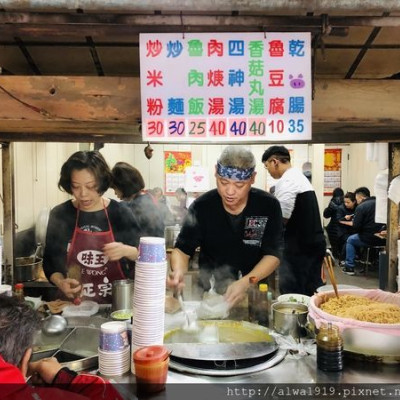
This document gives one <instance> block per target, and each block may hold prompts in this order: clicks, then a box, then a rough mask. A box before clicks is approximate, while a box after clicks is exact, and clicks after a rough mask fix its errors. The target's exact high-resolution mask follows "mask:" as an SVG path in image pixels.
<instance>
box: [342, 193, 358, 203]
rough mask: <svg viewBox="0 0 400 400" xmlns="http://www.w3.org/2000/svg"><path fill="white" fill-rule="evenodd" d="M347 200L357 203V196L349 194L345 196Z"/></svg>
mask: <svg viewBox="0 0 400 400" xmlns="http://www.w3.org/2000/svg"><path fill="white" fill-rule="evenodd" d="M344 198H345V199H350V200H351V201H352V202H353V203H354V202H355V201H356V195H355V194H354V193H353V192H347V193H346V194H345V195H344Z"/></svg>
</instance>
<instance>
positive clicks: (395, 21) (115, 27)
mask: <svg viewBox="0 0 400 400" xmlns="http://www.w3.org/2000/svg"><path fill="white" fill-rule="evenodd" d="M325 17H326V16H325ZM326 21H328V24H329V32H330V35H344V34H346V32H347V30H348V27H350V26H365V27H399V26H400V16H395V17H365V16H364V17H334V16H333V17H331V16H329V18H328V19H326V18H324V17H323V16H271V15H262V14H261V15H260V14H258V15H241V14H239V15H231V14H229V15H227V14H220V15H183V16H182V17H181V15H179V14H175V15H165V14H152V15H143V14H141V15H132V14H129V15H125V14H107V15H105V14H62V13H59V14H54V13H7V12H5V13H0V35H1V36H7V35H8V36H10V35H11V36H13V37H21V38H23V39H24V38H25V37H27V38H29V39H38V38H43V37H44V38H48V37H54V38H60V37H63V38H64V39H65V38H68V37H69V38H77V37H85V36H92V37H93V38H96V37H97V36H100V37H107V38H108V39H111V38H118V37H121V36H122V37H132V36H134V35H138V34H139V33H146V32H148V33H149V32H152V33H156V32H160V33H180V32H182V31H185V32H274V31H276V32H313V33H323V32H322V31H323V30H324V29H325V28H326V26H325V25H324V24H325V23H326ZM324 27H325V28H324ZM96 40H97V38H96Z"/></svg>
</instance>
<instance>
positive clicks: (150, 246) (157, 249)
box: [138, 236, 167, 263]
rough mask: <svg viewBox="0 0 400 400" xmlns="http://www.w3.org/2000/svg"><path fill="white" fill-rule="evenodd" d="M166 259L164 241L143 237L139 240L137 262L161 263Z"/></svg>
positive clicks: (157, 238) (158, 238) (162, 239)
mask: <svg viewBox="0 0 400 400" xmlns="http://www.w3.org/2000/svg"><path fill="white" fill-rule="evenodd" d="M166 259H167V253H166V250H165V239H164V238H160V237H152V236H144V237H141V238H140V243H139V256H138V261H139V262H142V263H162V262H165V261H166Z"/></svg>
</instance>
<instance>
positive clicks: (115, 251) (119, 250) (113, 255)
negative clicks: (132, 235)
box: [103, 242, 138, 261]
mask: <svg viewBox="0 0 400 400" xmlns="http://www.w3.org/2000/svg"><path fill="white" fill-rule="evenodd" d="M103 253H104V255H105V256H106V257H108V259H109V260H111V261H118V260H120V259H121V258H123V257H126V258H129V260H132V261H135V260H136V259H137V256H138V250H137V248H136V247H133V246H128V245H127V244H123V243H121V242H112V243H107V244H106V245H104V247H103Z"/></svg>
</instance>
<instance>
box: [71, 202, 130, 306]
mask: <svg viewBox="0 0 400 400" xmlns="http://www.w3.org/2000/svg"><path fill="white" fill-rule="evenodd" d="M104 212H105V213H106V217H107V222H108V227H109V230H108V231H105V232H89V231H83V230H82V229H80V228H79V226H78V221H79V209H78V211H77V215H76V222H75V230H74V234H73V236H72V241H71V245H70V247H69V250H68V256H67V270H68V269H69V267H70V266H71V265H79V266H80V267H81V283H82V300H93V301H95V302H97V303H99V304H110V303H111V302H112V298H111V288H112V282H113V281H115V280H117V279H125V275H124V273H123V272H122V269H121V265H120V263H119V261H109V259H108V257H106V256H105V255H104V253H103V251H102V249H103V247H104V245H105V244H107V243H112V242H115V239H114V234H113V231H112V228H111V224H110V219H109V217H108V212H107V208H106V207H104Z"/></svg>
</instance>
